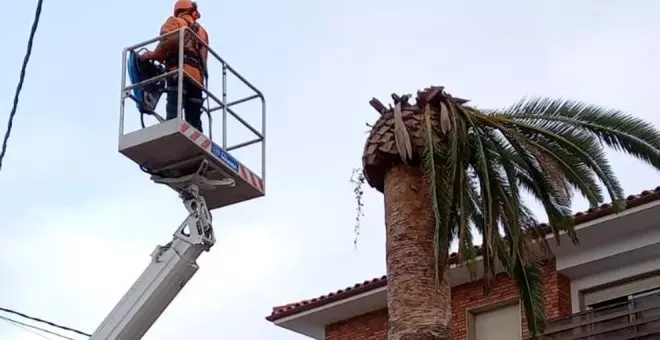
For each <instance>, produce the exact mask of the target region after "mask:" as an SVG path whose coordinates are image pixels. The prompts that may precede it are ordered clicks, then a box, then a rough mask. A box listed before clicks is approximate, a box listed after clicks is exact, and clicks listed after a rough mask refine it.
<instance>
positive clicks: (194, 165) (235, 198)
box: [119, 27, 266, 210]
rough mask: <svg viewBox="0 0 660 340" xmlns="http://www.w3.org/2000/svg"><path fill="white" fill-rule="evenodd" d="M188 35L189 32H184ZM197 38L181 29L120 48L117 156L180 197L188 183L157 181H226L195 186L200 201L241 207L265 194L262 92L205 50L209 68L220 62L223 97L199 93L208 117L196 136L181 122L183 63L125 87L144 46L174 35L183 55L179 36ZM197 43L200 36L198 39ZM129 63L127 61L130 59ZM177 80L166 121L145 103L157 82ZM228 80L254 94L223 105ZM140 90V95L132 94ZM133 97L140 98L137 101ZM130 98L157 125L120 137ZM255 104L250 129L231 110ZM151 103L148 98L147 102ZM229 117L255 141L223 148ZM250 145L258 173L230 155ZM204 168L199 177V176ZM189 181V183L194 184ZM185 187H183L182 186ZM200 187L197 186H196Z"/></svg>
mask: <svg viewBox="0 0 660 340" xmlns="http://www.w3.org/2000/svg"><path fill="white" fill-rule="evenodd" d="M186 31H188V32H186ZM184 32H186V34H192V35H193V36H196V34H195V33H194V32H193V31H192V30H190V29H189V28H187V27H185V28H182V29H180V30H178V31H175V32H172V33H169V34H166V35H163V36H160V37H157V38H154V39H151V40H148V41H145V42H142V43H139V44H136V45H134V46H131V47H127V48H125V49H124V51H123V53H122V81H121V104H120V122H119V152H121V153H122V154H124V155H125V156H126V157H128V158H130V159H131V160H133V161H134V162H135V163H137V164H138V165H139V166H140V167H141V168H142V169H143V171H145V172H147V173H149V174H151V175H152V178H153V179H155V180H156V179H161V180H160V181H157V182H159V183H165V184H166V185H168V186H169V187H171V188H172V189H174V190H176V191H177V192H181V191H182V190H183V189H184V188H185V186H186V185H189V184H190V183H189V182H190V181H187V182H185V181H181V182H177V181H174V180H170V181H162V179H164V178H165V179H174V178H184V177H185V176H190V175H191V174H195V173H197V174H198V175H200V176H201V177H203V178H204V179H205V180H208V181H206V183H211V182H214V181H215V182H217V181H230V182H233V185H230V186H229V187H227V186H218V187H214V186H213V185H202V186H200V188H199V189H200V192H199V194H200V196H202V197H204V198H205V199H206V203H207V205H208V208H209V210H213V209H216V208H220V207H223V206H227V205H231V204H235V203H239V202H243V201H246V200H250V199H253V198H257V197H261V196H263V195H264V193H265V190H266V184H265V183H266V181H265V164H264V163H265V162H264V160H265V149H266V138H265V122H266V106H265V99H264V96H263V95H262V93H261V92H260V91H259V90H258V89H257V88H255V87H254V86H253V85H252V84H250V83H249V82H248V81H247V80H245V78H243V76H241V75H240V74H238V73H237V72H236V71H235V70H234V69H233V68H232V67H231V66H229V65H228V64H227V63H226V62H225V61H224V60H223V59H222V58H221V57H220V56H219V55H218V54H217V53H216V52H215V51H213V49H212V48H210V47H209V46H208V45H207V46H206V47H207V48H208V49H209V61H208V62H209V63H210V62H219V63H220V65H221V67H222V94H221V96H220V98H218V96H216V95H214V94H213V93H212V92H211V91H210V89H208V88H205V89H204V90H203V91H204V94H205V95H206V100H208V101H209V102H210V103H213V104H211V105H208V106H205V107H203V109H202V110H203V112H204V113H205V115H206V116H207V117H208V126H209V129H208V135H206V134H203V133H201V132H200V131H198V130H197V129H195V128H193V127H192V126H191V125H190V124H188V123H187V122H186V121H185V120H184V119H183V114H182V102H183V101H182V100H181V99H182V96H183V92H182V88H183V77H184V76H185V77H188V75H187V74H186V73H185V72H183V60H184V58H181V57H180V58H179V67H178V69H176V70H174V71H163V72H162V73H161V74H158V75H157V76H154V77H152V78H149V79H140V81H137V80H136V79H135V77H134V75H133V74H131V78H132V79H131V82H132V84H130V85H129V84H127V73H130V72H129V66H131V65H132V64H133V63H134V62H133V61H134V60H135V59H134V58H135V56H136V55H137V54H138V53H140V51H141V50H144V48H145V46H147V45H149V44H152V43H154V42H156V41H159V39H162V38H164V37H166V36H167V35H170V34H179V37H180V39H179V42H180V43H179V55H180V56H182V55H183V52H184V49H183V39H182V37H183V34H184ZM197 38H198V39H199V37H197ZM131 58H132V59H131ZM177 75H178V77H177V78H176V79H177V80H178V96H179V100H178V108H177V112H178V113H177V117H176V118H175V119H171V120H165V119H164V118H163V117H162V116H161V115H160V114H158V113H157V112H155V110H153V105H155V104H152V103H149V102H147V103H146V104H148V105H145V98H147V99H149V97H148V95H149V94H150V93H149V91H152V92H153V89H154V84H158V83H162V82H163V81H164V80H165V79H166V78H168V77H175V76H177ZM228 75H231V76H233V77H235V78H237V79H238V80H239V81H241V82H242V83H243V84H245V85H246V86H247V87H248V88H249V89H251V90H252V91H253V93H254V94H252V95H250V96H247V97H245V98H242V99H238V100H234V101H232V102H227V76H228ZM136 89H139V91H136ZM136 94H142V96H139V97H141V98H138V96H136ZM151 95H152V97H151V98H153V97H155V98H156V102H157V98H158V97H159V95H160V94H154V93H151ZM127 98H129V99H132V100H133V101H135V102H136V103H137V105H138V108H139V111H140V114H143V113H148V114H150V115H152V116H153V117H155V118H156V119H157V120H158V122H159V123H157V124H155V125H152V126H148V127H144V124H143V126H142V128H141V129H138V130H136V131H133V132H128V133H125V131H124V129H125V118H126V110H125V104H126V99H127ZM253 100H258V101H260V104H261V112H260V114H261V127H260V129H257V128H254V127H253V126H251V125H250V124H249V123H248V122H246V121H245V119H243V118H242V117H241V116H240V115H238V114H237V113H236V112H235V111H234V110H233V107H234V106H235V105H238V104H241V103H245V102H248V101H253ZM152 102H153V99H152ZM218 112H219V113H220V114H221V118H222V123H223V124H222V136H221V137H222V142H221V144H220V145H219V144H217V143H216V141H214V140H213V136H212V132H211V131H212V124H213V119H212V116H213V115H214V114H215V113H218ZM229 116H231V117H232V118H234V119H236V120H237V121H238V122H239V123H241V124H242V125H243V126H244V127H246V128H247V130H249V131H251V133H252V134H254V138H252V139H247V140H245V141H243V142H240V143H238V144H235V145H231V146H228V145H227V119H228V117H229ZM253 144H261V148H260V149H261V157H260V158H261V169H260V171H259V174H256V173H255V172H254V171H253V170H251V169H249V168H248V167H246V166H245V165H244V164H242V163H241V162H240V161H239V160H237V159H236V158H235V157H234V156H232V154H231V152H232V151H233V150H237V149H240V148H244V147H246V146H249V145H253ZM200 169H203V173H199V171H200ZM193 181H194V180H193ZM184 182H185V183H184ZM196 184H200V183H196Z"/></svg>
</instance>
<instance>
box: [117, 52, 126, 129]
mask: <svg viewBox="0 0 660 340" xmlns="http://www.w3.org/2000/svg"><path fill="white" fill-rule="evenodd" d="M127 52H128V50H126V49H124V50H123V51H122V52H121V97H120V99H119V137H121V136H123V135H124V106H125V103H126V101H125V99H126V92H125V91H126V63H127V62H126V54H127Z"/></svg>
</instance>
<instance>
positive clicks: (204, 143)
mask: <svg viewBox="0 0 660 340" xmlns="http://www.w3.org/2000/svg"><path fill="white" fill-rule="evenodd" d="M179 131H181V133H183V134H184V135H186V136H187V137H188V138H190V140H192V141H193V142H195V144H197V145H199V146H200V147H202V149H204V150H206V151H209V152H210V151H211V145H213V142H212V141H211V140H210V139H208V138H207V137H206V136H204V134H202V133H201V132H199V131H197V129H195V128H193V127H192V126H190V124H188V123H186V122H183V123H181V127H180V129H179Z"/></svg>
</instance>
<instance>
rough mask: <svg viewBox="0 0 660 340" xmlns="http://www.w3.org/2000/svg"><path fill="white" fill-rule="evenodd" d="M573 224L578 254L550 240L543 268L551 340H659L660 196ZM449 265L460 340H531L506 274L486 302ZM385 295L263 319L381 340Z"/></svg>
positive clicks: (374, 292) (340, 298)
mask: <svg viewBox="0 0 660 340" xmlns="http://www.w3.org/2000/svg"><path fill="white" fill-rule="evenodd" d="M575 217H576V222H577V226H576V231H577V233H578V236H579V238H580V246H579V247H576V246H574V245H573V244H572V243H571V242H570V240H569V239H568V238H567V237H566V236H565V235H562V236H560V237H561V242H560V245H559V246H557V245H556V242H554V240H551V241H552V242H550V245H551V247H552V248H553V249H552V250H553V256H552V257H548V258H546V259H545V263H544V277H545V280H544V284H545V302H546V314H547V317H548V319H549V320H550V323H549V327H548V330H547V332H546V337H545V338H547V339H582V338H583V337H584V339H605V338H607V339H660V187H659V188H656V189H655V190H653V191H645V192H643V193H641V194H640V195H637V196H631V197H629V198H628V206H627V209H626V210H625V211H623V212H621V213H619V214H613V213H612V210H611V207H610V206H609V205H603V206H601V207H600V208H597V209H592V210H590V211H587V212H584V213H578V214H576V215H575ZM547 237H548V238H550V239H552V238H553V236H552V235H548V236H547ZM449 262H450V269H449V270H450V274H451V284H452V313H453V317H452V323H453V324H452V327H453V332H454V339H456V340H515V339H525V338H527V326H526V324H525V317H524V315H523V314H524V313H522V310H521V307H520V304H519V299H518V293H517V288H516V286H515V283H514V282H512V281H511V280H510V279H509V278H508V277H507V276H506V275H505V274H503V273H501V272H500V274H498V275H497V278H496V284H495V286H494V288H493V290H492V292H491V293H490V294H489V295H488V296H484V295H483V290H482V285H481V282H479V280H480V278H479V277H476V278H474V280H471V279H470V275H469V273H468V270H467V268H465V266H461V265H457V264H456V262H457V261H456V257H455V254H452V256H451V257H450V259H449ZM477 266H479V263H478V264H477ZM386 289H387V278H386V277H381V278H375V279H372V280H370V281H365V282H363V283H358V284H356V285H354V286H352V287H348V288H345V289H342V290H339V291H337V292H333V293H330V294H327V295H323V296H320V297H317V298H314V299H310V300H305V301H301V302H297V303H292V304H287V305H284V306H279V307H274V308H273V311H272V313H271V315H269V316H268V317H267V318H266V319H267V320H268V321H271V322H273V323H274V324H275V325H277V326H279V327H284V328H286V329H289V330H291V331H294V332H297V333H300V334H304V335H307V336H309V337H310V338H312V339H319V340H320V339H327V340H385V339H387V298H386ZM588 337H589V338H588Z"/></svg>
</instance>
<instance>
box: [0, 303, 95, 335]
mask: <svg viewBox="0 0 660 340" xmlns="http://www.w3.org/2000/svg"><path fill="white" fill-rule="evenodd" d="M0 311H2V312H5V313H10V314H14V315H18V316H20V317H22V318H25V319H29V320H32V321H36V322H40V323H43V324H46V325H49V326H52V327H55V328H59V329H61V330H65V331H69V332H74V333H78V334H80V335H84V336H92V335H91V334H88V333H85V332H83V331H79V330H77V329H75V328H71V327H66V326H61V325H58V324H56V323H54V322H50V321H46V320H43V319H39V318H35V317H33V316H29V315H27V314H23V313H21V312H17V311H15V310H11V309H7V308H2V307H0Z"/></svg>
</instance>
